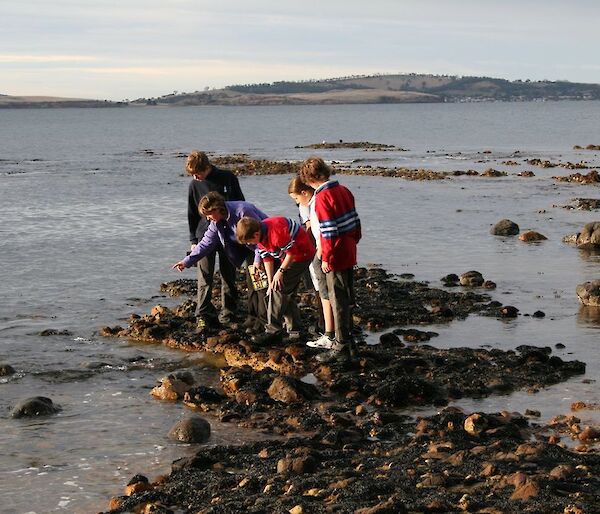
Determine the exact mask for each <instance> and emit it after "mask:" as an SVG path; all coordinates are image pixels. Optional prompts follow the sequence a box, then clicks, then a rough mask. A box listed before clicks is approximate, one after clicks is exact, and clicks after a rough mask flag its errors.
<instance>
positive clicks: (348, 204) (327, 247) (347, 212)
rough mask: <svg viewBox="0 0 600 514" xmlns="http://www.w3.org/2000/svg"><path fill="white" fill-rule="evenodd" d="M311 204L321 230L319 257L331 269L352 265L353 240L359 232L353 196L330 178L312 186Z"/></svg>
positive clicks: (357, 240)
mask: <svg viewBox="0 0 600 514" xmlns="http://www.w3.org/2000/svg"><path fill="white" fill-rule="evenodd" d="M314 205H315V214H316V215H317V218H318V219H319V229H320V231H321V259H322V260H323V262H326V263H327V264H329V266H330V267H331V269H332V270H333V271H340V270H345V269H349V268H352V267H354V266H355V265H356V244H357V243H358V242H359V241H360V238H361V235H362V233H361V226H360V219H359V217H358V214H357V213H356V208H355V205H354V196H353V195H352V193H351V192H350V191H349V190H348V188H346V187H344V186H342V185H340V183H339V182H338V181H337V180H330V181H328V182H325V183H324V184H322V185H321V186H319V187H318V188H317V189H316V190H315V204H314Z"/></svg>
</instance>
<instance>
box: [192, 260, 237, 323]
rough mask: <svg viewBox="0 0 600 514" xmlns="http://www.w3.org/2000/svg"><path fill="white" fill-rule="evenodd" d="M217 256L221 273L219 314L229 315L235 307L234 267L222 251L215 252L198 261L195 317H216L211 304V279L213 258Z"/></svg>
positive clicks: (213, 265) (213, 270)
mask: <svg viewBox="0 0 600 514" xmlns="http://www.w3.org/2000/svg"><path fill="white" fill-rule="evenodd" d="M217 254H218V255H219V270H220V271H221V314H222V315H224V316H227V315H231V314H233V313H234V312H235V309H236V306H237V299H238V293H237V289H236V287H235V266H234V265H233V264H231V262H230V260H229V259H228V258H227V256H226V255H225V253H224V252H223V251H222V250H217V251H216V252H214V253H213V254H211V255H209V256H208V257H204V258H203V259H200V260H199V261H198V263H197V267H198V300H197V301H198V305H197V306H196V316H206V317H216V315H217V310H216V309H215V306H214V305H213V304H212V302H211V297H212V285H213V277H214V274H215V258H216V256H217Z"/></svg>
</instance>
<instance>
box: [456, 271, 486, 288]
mask: <svg viewBox="0 0 600 514" xmlns="http://www.w3.org/2000/svg"><path fill="white" fill-rule="evenodd" d="M483 282H484V281H483V275H482V274H481V273H479V271H467V272H466V273H463V274H462V275H461V276H460V285H461V286H467V287H479V286H481V285H483Z"/></svg>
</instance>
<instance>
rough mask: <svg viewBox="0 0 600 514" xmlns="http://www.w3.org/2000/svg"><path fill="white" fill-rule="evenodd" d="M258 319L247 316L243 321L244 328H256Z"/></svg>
mask: <svg viewBox="0 0 600 514" xmlns="http://www.w3.org/2000/svg"><path fill="white" fill-rule="evenodd" d="M257 321H258V320H257V319H256V318H255V317H251V316H249V317H247V318H246V320H245V321H244V322H243V323H242V328H244V329H246V328H254V327H255V325H256V322H257Z"/></svg>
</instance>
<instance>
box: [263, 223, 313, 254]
mask: <svg viewBox="0 0 600 514" xmlns="http://www.w3.org/2000/svg"><path fill="white" fill-rule="evenodd" d="M260 232H261V235H260V242H259V243H258V245H257V247H256V251H257V256H258V257H260V259H262V260H263V261H267V262H268V261H272V260H273V259H284V258H285V256H286V254H289V255H291V256H292V260H293V261H294V262H306V261H311V260H312V259H313V257H314V255H315V246H314V245H313V243H312V241H311V240H310V238H309V237H308V234H307V233H306V231H305V230H304V228H302V227H301V226H300V223H298V222H297V221H295V220H292V219H290V218H284V217H282V216H277V217H273V218H265V219H264V220H262V221H261V222H260Z"/></svg>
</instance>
